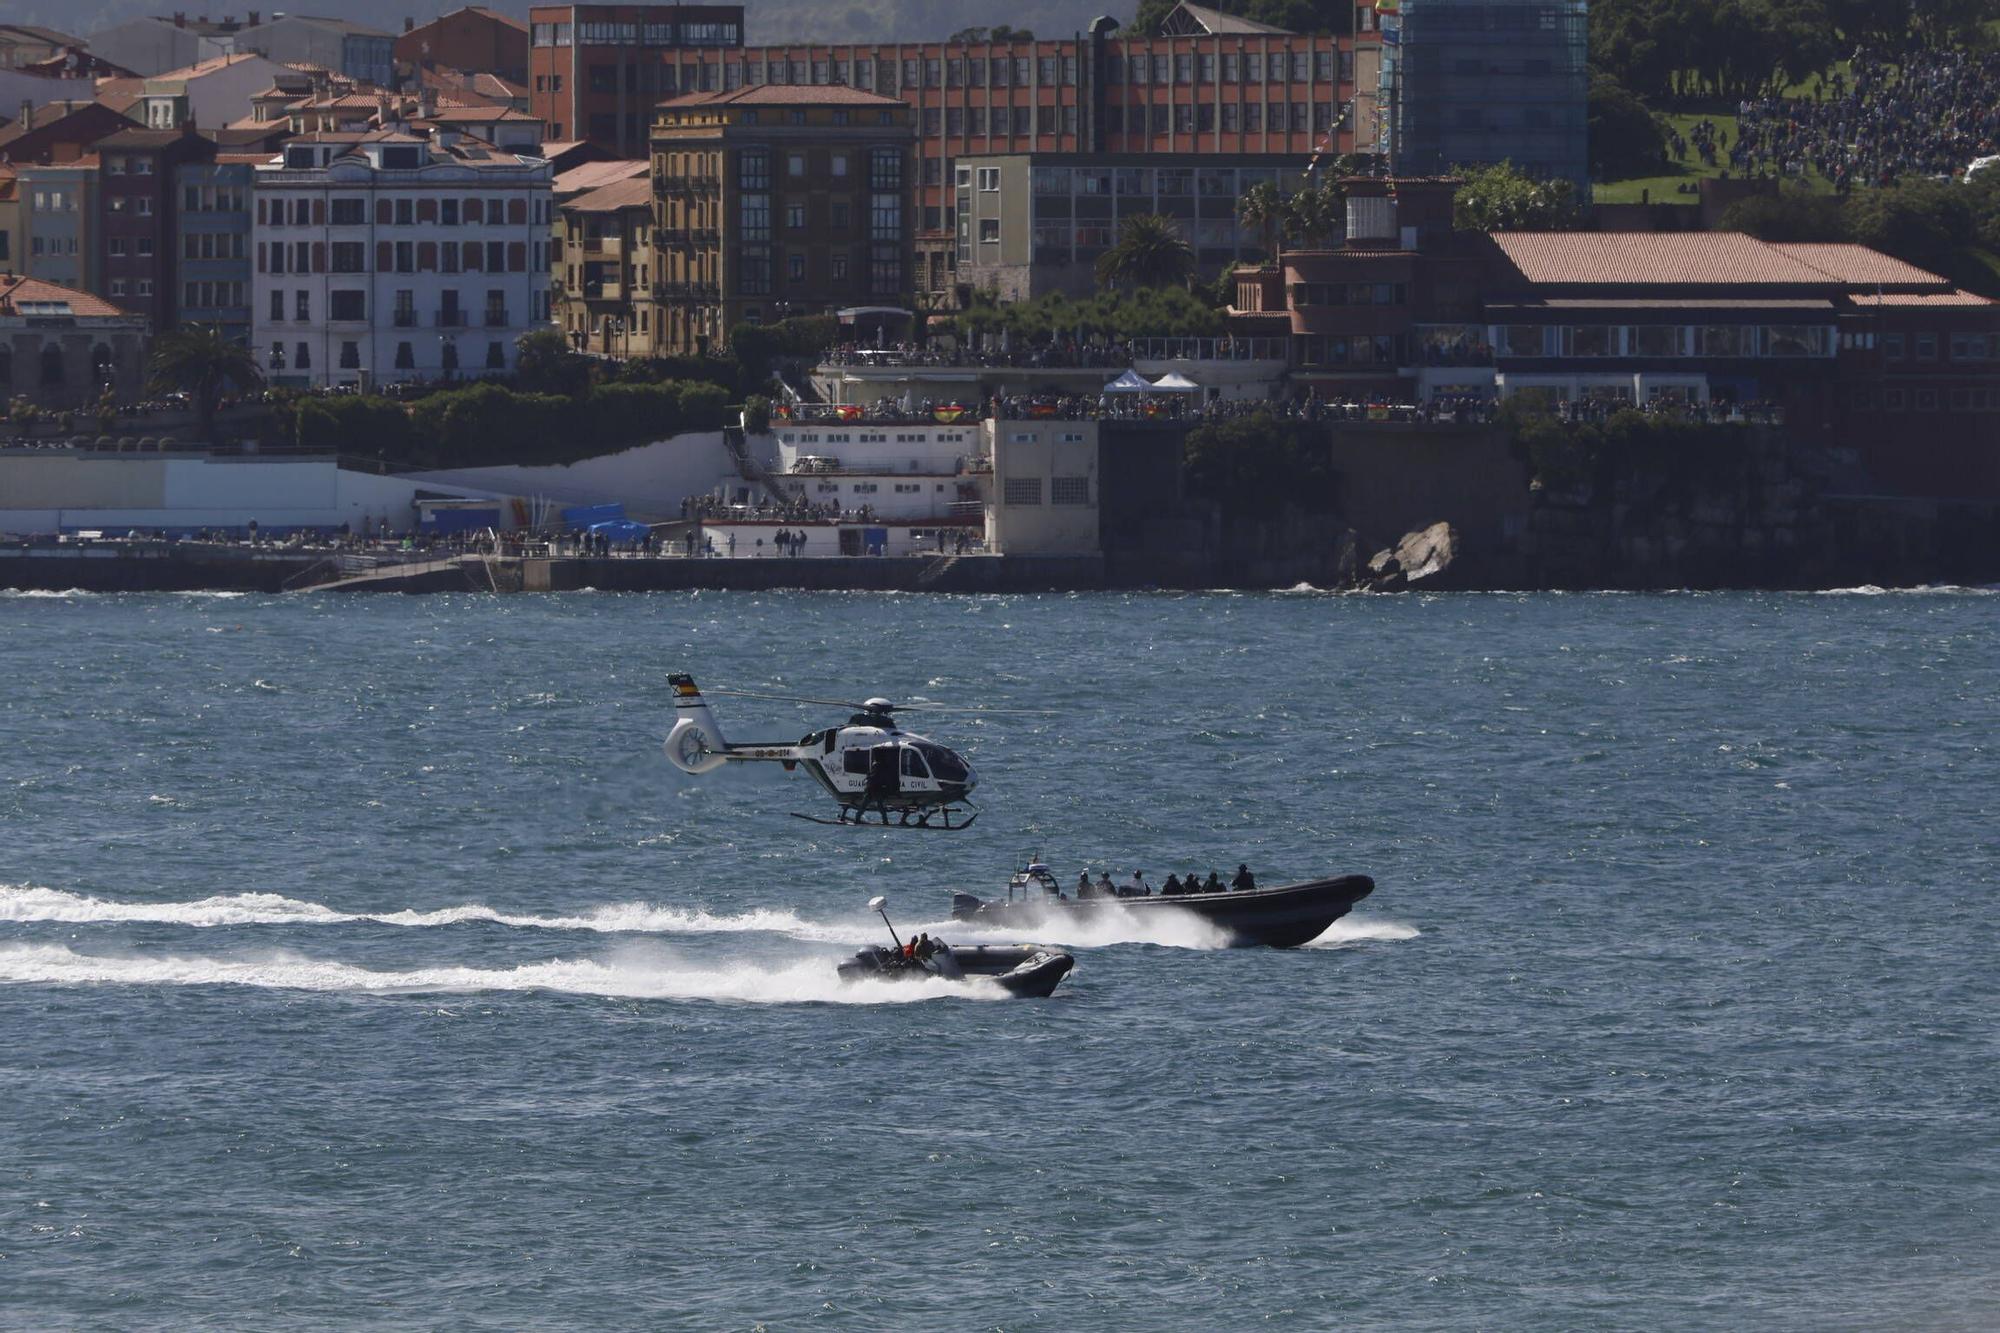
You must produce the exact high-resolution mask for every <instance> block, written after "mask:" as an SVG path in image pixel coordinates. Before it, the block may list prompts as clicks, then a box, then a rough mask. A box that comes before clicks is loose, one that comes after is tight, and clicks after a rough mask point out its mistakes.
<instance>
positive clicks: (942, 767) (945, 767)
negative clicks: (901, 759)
mask: <svg viewBox="0 0 2000 1333" xmlns="http://www.w3.org/2000/svg"><path fill="white" fill-rule="evenodd" d="M905 753H908V751H905ZM924 758H926V759H928V760H930V761H931V773H932V775H933V776H934V777H936V778H937V780H938V781H939V782H963V781H965V779H966V772H965V765H964V764H962V763H960V762H959V761H958V757H957V756H956V755H954V754H953V753H952V752H951V751H949V750H947V749H945V748H944V747H943V746H942V745H926V746H925V747H924Z"/></svg>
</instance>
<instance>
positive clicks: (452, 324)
mask: <svg viewBox="0 0 2000 1333" xmlns="http://www.w3.org/2000/svg"><path fill="white" fill-rule="evenodd" d="M436 327H438V328H440V329H462V328H464V327H465V312H464V311H463V310H440V311H438V312H437V322H436Z"/></svg>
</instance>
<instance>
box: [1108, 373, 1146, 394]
mask: <svg viewBox="0 0 2000 1333" xmlns="http://www.w3.org/2000/svg"><path fill="white" fill-rule="evenodd" d="M1152 391H1153V386H1152V384H1151V383H1150V382H1148V381H1147V379H1146V377H1145V376H1143V375H1140V374H1138V373H1137V372H1136V371H1131V370H1128V371H1126V372H1125V373H1124V374H1123V375H1120V376H1119V377H1118V378H1117V379H1115V380H1113V381H1111V383H1109V384H1107V385H1105V386H1104V392H1105V393H1151V392H1152Z"/></svg>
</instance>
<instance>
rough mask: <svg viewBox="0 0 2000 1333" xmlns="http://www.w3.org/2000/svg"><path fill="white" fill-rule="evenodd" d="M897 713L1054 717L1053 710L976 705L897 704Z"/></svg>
mask: <svg viewBox="0 0 2000 1333" xmlns="http://www.w3.org/2000/svg"><path fill="white" fill-rule="evenodd" d="M893 711H895V712H898V713H972V714H977V715H983V716H988V717H1055V716H1056V715H1057V713H1058V711H1059V710H1057V709H1054V708H981V707H980V706H979V705H977V704H897V705H895V707H894V710H893Z"/></svg>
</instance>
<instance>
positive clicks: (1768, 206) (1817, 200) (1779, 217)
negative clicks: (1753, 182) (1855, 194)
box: [1722, 190, 1847, 242]
mask: <svg viewBox="0 0 2000 1333" xmlns="http://www.w3.org/2000/svg"><path fill="white" fill-rule="evenodd" d="M1722 230H1724V231H1740V232H1743V233H1745V234H1746V235H1750V236H1755V237H1756V238H1757V239H1758V240H1760V241H1781V242H1784V241H1790V242H1799V241H1844V240H1846V239H1847V219H1846V217H1845V216H1844V215H1843V213H1842V210H1841V206H1840V200H1838V199H1836V198H1834V197H1833V196H1832V195H1829V194H1814V193H1812V192H1811V191H1809V190H1781V191H1779V192H1777V193H1775V194H1760V195H1753V196H1751V197H1750V198H1748V199H1739V200H1737V201H1736V202H1735V203H1733V204H1731V205H1730V206H1729V207H1728V208H1727V209H1725V210H1723V214H1722Z"/></svg>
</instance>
